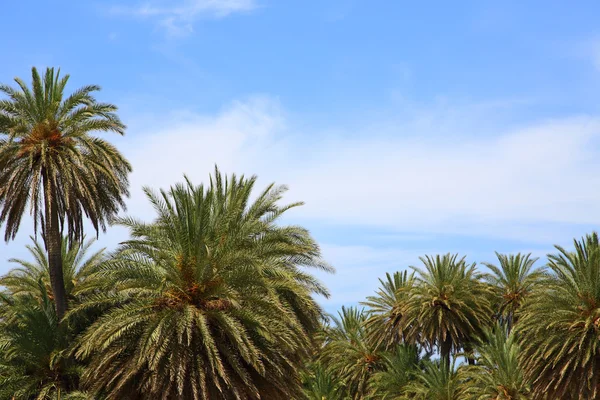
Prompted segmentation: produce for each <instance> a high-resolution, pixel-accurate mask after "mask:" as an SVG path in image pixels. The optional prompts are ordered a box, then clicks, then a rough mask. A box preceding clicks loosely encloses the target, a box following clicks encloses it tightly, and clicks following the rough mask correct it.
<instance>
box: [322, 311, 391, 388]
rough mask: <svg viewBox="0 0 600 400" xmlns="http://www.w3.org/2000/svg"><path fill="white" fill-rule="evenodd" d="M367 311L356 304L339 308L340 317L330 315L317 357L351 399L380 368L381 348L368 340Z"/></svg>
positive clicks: (366, 384) (367, 383)
mask: <svg viewBox="0 0 600 400" xmlns="http://www.w3.org/2000/svg"><path fill="white" fill-rule="evenodd" d="M366 320H367V316H366V313H365V312H364V310H362V309H358V308H356V307H348V308H346V307H342V310H341V311H340V312H339V317H333V316H332V317H331V321H332V322H333V324H332V326H330V327H329V329H327V331H326V336H327V339H326V341H325V344H324V346H323V348H322V349H321V351H320V360H321V362H322V363H323V364H324V365H325V366H326V367H327V368H328V370H329V371H333V372H334V374H335V376H336V378H337V379H338V381H339V382H340V383H341V384H342V385H343V386H344V390H345V392H346V393H347V395H348V396H349V397H350V398H352V399H362V398H364V397H365V396H366V395H367V394H368V392H369V381H370V379H371V377H372V376H373V374H374V373H375V372H376V371H378V370H380V369H381V366H382V362H383V360H382V358H381V356H382V351H381V349H380V348H378V346H376V345H375V344H374V343H373V342H372V341H369V340H368V339H367V329H366V326H365V322H366Z"/></svg>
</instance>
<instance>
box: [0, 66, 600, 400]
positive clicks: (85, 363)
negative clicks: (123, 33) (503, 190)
mask: <svg viewBox="0 0 600 400" xmlns="http://www.w3.org/2000/svg"><path fill="white" fill-rule="evenodd" d="M68 79H69V77H68V76H65V77H61V76H60V73H59V72H58V71H55V70H53V69H51V68H50V69H47V70H46V71H45V73H44V74H43V76H42V75H40V74H39V73H38V71H37V70H36V69H35V68H34V69H33V70H32V84H31V87H29V86H28V85H27V84H25V83H24V82H23V81H22V80H20V79H16V83H17V86H16V87H12V86H8V85H0V93H3V94H4V97H3V98H1V99H0V138H1V139H0V224H2V225H3V226H4V228H5V239H6V240H11V239H13V238H15V236H16V234H17V232H18V230H19V228H20V226H21V220H22V217H23V216H24V215H25V214H27V213H29V214H30V215H31V217H32V219H33V225H34V226H33V231H34V235H33V236H32V237H31V240H32V243H31V244H30V245H29V246H27V249H28V250H29V253H30V257H29V258H28V259H11V260H9V261H10V263H12V265H14V268H13V269H12V270H11V271H10V272H9V273H8V274H6V275H5V276H4V277H2V278H0V287H1V291H0V400H2V399H101V400H109V399H124V400H136V399H147V398H160V399H198V400H200V399H203V400H204V399H232V400H233V399H239V400H245V399H269V400H270V399H277V400H278V399H285V400H287V399H309V400H313V399H314V400H342V399H344V400H345V399H353V400H354V399H364V400H367V399H371V400H375V399H427V400H436V399H481V400H483V399H506V400H508V399H512V400H517V399H566V400H574V399H593V398H596V397H597V396H600V393H598V390H599V387H600V386H599V385H600V382H599V381H598V376H599V373H598V372H597V371H598V370H599V367H600V365H599V364H600V348H599V344H600V240H599V238H598V236H597V235H596V234H591V235H588V236H586V237H585V238H583V240H581V241H575V250H574V251H568V250H565V249H563V248H560V247H557V254H555V255H550V256H549V257H548V263H547V266H544V267H540V268H536V267H535V265H534V264H535V263H536V259H534V258H531V257H530V256H529V255H525V256H524V255H520V254H518V255H501V254H498V262H499V264H498V265H497V266H496V265H491V264H486V267H487V271H488V272H485V273H484V272H483V271H481V270H479V269H478V268H477V266H476V265H475V264H470V263H468V262H467V261H466V259H465V258H460V257H459V256H457V255H451V254H447V255H438V256H427V257H423V258H422V259H421V261H422V264H423V265H422V266H421V267H419V268H413V269H412V271H411V273H409V272H407V271H404V272H396V273H394V274H388V275H387V276H386V278H385V279H383V280H381V287H380V289H379V290H378V291H377V292H376V293H375V294H374V295H373V296H370V297H368V298H367V299H366V300H365V301H364V302H363V303H362V306H361V307H362V308H358V307H349V308H342V310H341V311H340V312H339V316H338V317H333V316H328V315H326V314H325V313H324V312H323V310H322V309H321V307H320V306H319V305H318V303H317V302H316V301H315V299H314V295H323V296H328V295H329V293H328V291H327V289H326V288H325V287H324V286H323V285H322V284H321V283H320V282H319V281H318V280H316V279H315V278H314V277H313V276H312V275H311V274H310V273H309V272H308V271H310V268H317V269H320V270H324V271H330V272H331V271H333V269H332V268H331V267H330V266H329V265H328V264H327V263H325V262H324V261H323V260H322V258H321V253H320V249H319V246H318V244H317V243H316V242H315V240H314V239H313V238H312V237H311V236H310V234H309V233H308V231H307V230H305V229H304V228H302V227H299V226H294V225H285V224H282V223H281V222H280V221H281V216H282V215H283V214H284V213H285V212H286V211H288V210H289V209H291V208H294V207H296V206H299V205H300V203H294V204H287V205H282V204H281V200H282V196H283V194H284V192H285V190H286V188H285V187H283V186H276V185H273V184H272V185H269V186H268V187H266V188H265V189H263V190H262V191H260V192H258V193H256V192H255V191H254V189H255V184H256V178H255V177H250V178H247V177H244V176H235V175H231V176H225V175H223V174H222V173H221V172H220V171H219V170H218V169H217V168H215V171H214V173H213V174H212V175H211V176H210V180H209V182H208V183H207V184H206V185H195V184H193V183H192V182H190V181H189V180H188V179H187V178H186V179H185V181H184V182H183V183H180V184H176V185H173V186H172V187H171V188H170V189H168V190H160V191H153V190H151V189H149V188H145V189H144V190H145V193H146V196H147V199H148V201H149V202H150V203H151V205H152V206H153V209H154V213H155V215H154V217H153V218H152V219H151V220H150V221H141V220H137V219H134V218H130V217H122V216H119V213H120V212H121V210H122V209H124V204H125V203H124V198H126V197H127V196H128V194H129V193H128V174H129V173H130V171H131V166H130V165H129V163H128V162H127V160H126V159H125V158H124V157H123V156H122V155H121V154H120V153H119V151H118V150H117V149H116V148H115V147H114V146H112V145H111V144H109V143H108V142H106V141H104V140H102V139H100V138H98V137H97V136H95V135H94V134H95V133H96V132H115V133H118V134H123V133H124V130H125V126H124V125H123V123H122V122H121V121H120V120H119V118H118V116H117V114H116V110H117V109H116V107H115V106H114V105H111V104H105V103H100V102H98V101H97V100H96V99H95V98H94V92H96V91H97V90H99V88H98V87H97V86H86V87H83V88H81V89H79V90H76V91H74V92H73V93H72V94H70V95H68V96H67V95H65V87H66V85H67V82H68ZM86 220H87V221H90V222H91V225H92V227H93V229H94V230H95V233H96V234H98V232H99V231H100V230H103V231H104V230H106V228H107V226H108V225H109V224H117V225H121V226H124V227H126V228H128V229H129V232H130V237H129V239H128V240H126V241H124V242H123V243H121V244H120V245H119V246H118V247H117V248H116V249H114V250H113V251H110V252H109V251H106V250H105V249H101V250H98V251H95V252H91V248H92V246H93V242H94V241H93V240H85V232H84V229H83V227H84V222H85V221H86Z"/></svg>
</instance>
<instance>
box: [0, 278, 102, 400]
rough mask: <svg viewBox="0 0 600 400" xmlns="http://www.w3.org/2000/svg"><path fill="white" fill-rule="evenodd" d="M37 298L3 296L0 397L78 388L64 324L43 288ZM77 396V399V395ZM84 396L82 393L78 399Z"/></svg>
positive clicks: (51, 395) (52, 394) (48, 395)
mask: <svg viewBox="0 0 600 400" xmlns="http://www.w3.org/2000/svg"><path fill="white" fill-rule="evenodd" d="M38 294H40V295H41V297H39V296H36V297H31V296H28V295H21V296H18V297H11V296H10V295H8V296H7V295H6V294H5V295H3V298H4V304H3V307H2V314H1V315H0V398H2V399H36V400H37V399H39V400H46V399H56V398H57V395H58V394H59V393H61V392H62V396H61V397H62V398H69V397H66V395H67V393H68V392H69V391H72V392H73V393H71V394H70V396H75V397H73V398H81V399H91V398H92V397H85V396H86V395H85V394H84V393H81V392H77V386H78V382H79V373H80V366H79V365H77V364H76V363H75V362H74V360H72V359H71V358H69V356H68V345H69V340H68V339H69V337H68V331H67V327H66V325H65V324H63V323H59V321H58V318H57V316H56V312H55V310H54V305H53V304H52V302H51V301H50V299H49V297H48V296H47V293H46V292H45V286H44V285H43V284H42V282H41V281H40V282H39V290H38ZM76 395H77V396H78V397H77V396H76ZM82 396H84V397H82Z"/></svg>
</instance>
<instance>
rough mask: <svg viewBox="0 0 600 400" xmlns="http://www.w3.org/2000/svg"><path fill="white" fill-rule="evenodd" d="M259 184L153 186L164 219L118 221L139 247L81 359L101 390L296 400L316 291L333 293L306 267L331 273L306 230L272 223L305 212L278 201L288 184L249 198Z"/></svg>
mask: <svg viewBox="0 0 600 400" xmlns="http://www.w3.org/2000/svg"><path fill="white" fill-rule="evenodd" d="M255 181H256V178H255V177H252V178H250V179H246V178H244V177H240V178H237V177H236V176H235V175H234V176H232V177H231V178H225V177H223V176H222V175H221V173H220V172H219V171H218V170H216V172H215V175H214V176H213V177H212V178H211V183H210V185H209V186H208V187H204V186H202V185H201V186H194V185H192V184H191V183H190V182H189V181H187V182H186V183H185V184H179V185H176V186H174V187H172V188H171V190H170V191H168V192H167V191H161V192H160V193H159V194H157V193H154V192H152V191H151V190H149V189H146V194H147V196H148V198H149V200H150V202H151V203H152V204H153V206H154V209H155V211H156V213H157V218H156V220H155V221H154V222H152V223H143V222H140V221H137V220H134V219H131V218H123V219H120V220H119V221H118V222H119V223H120V224H122V225H124V226H127V227H129V229H130V230H131V234H132V239H131V240H129V241H127V242H125V243H123V244H122V246H121V248H120V249H119V250H118V251H117V253H116V254H115V255H114V259H113V260H112V261H110V262H109V263H108V265H107V266H106V267H105V268H104V270H103V272H102V273H101V275H102V276H103V277H104V279H105V283H104V287H105V288H106V290H105V292H106V296H107V297H108V298H109V299H110V298H112V299H113V300H114V302H115V304H116V307H115V308H113V309H112V310H111V311H109V312H107V313H106V314H105V315H104V316H102V317H101V318H100V319H99V320H98V321H97V322H96V323H95V324H94V325H93V326H92V327H91V328H90V329H89V330H88V332H87V333H86V334H85V335H84V336H83V338H82V340H81V344H80V348H79V351H78V355H79V357H83V358H87V357H90V363H91V364H90V365H91V368H90V369H89V373H88V374H87V375H86V377H87V382H88V383H89V385H90V386H91V387H92V388H93V389H96V390H98V391H100V392H101V393H105V394H106V395H107V396H108V397H109V398H119V399H126V398H135V397H134V393H143V394H144V398H146V397H145V396H156V397H158V398H164V399H166V398H178V399H216V398H222V399H258V398H299V396H300V395H301V389H302V388H301V384H300V378H299V373H300V372H301V370H300V369H299V368H298V365H299V363H301V362H302V361H303V360H304V358H305V357H306V356H307V354H308V352H309V350H310V348H311V345H312V336H313V334H314V332H316V330H318V329H319V327H320V320H321V318H322V312H321V309H320V308H319V306H318V305H317V304H316V302H315V301H314V300H313V299H312V297H311V295H312V294H313V293H320V294H323V295H328V293H327V291H326V290H325V288H323V287H322V286H321V284H320V283H319V282H318V281H316V280H315V279H314V278H313V277H312V276H311V275H309V274H307V273H306V272H304V271H302V269H301V267H317V268H321V269H324V270H327V271H330V270H331V268H330V267H329V266H328V265H327V264H325V263H324V262H323V261H322V260H321V259H320V251H319V247H318V246H317V244H316V243H315V242H314V240H313V239H312V238H311V237H310V235H309V234H308V232H307V231H306V230H304V229H302V228H300V227H297V226H278V225H277V224H276V222H277V220H278V219H279V217H280V216H281V215H282V214H283V213H284V212H285V211H286V210H288V209H290V208H292V207H295V206H297V205H299V204H291V205H288V206H279V205H278V204H277V203H278V201H279V200H280V199H281V196H282V193H283V192H284V191H285V187H276V186H274V185H270V186H269V187H267V189H266V190H265V191H263V192H262V193H261V194H260V195H259V196H258V197H257V198H256V200H254V201H253V202H251V201H250V198H251V193H252V189H253V187H254V184H255ZM73 312H74V313H76V312H77V310H75V309H74V310H73ZM98 371H100V372H98Z"/></svg>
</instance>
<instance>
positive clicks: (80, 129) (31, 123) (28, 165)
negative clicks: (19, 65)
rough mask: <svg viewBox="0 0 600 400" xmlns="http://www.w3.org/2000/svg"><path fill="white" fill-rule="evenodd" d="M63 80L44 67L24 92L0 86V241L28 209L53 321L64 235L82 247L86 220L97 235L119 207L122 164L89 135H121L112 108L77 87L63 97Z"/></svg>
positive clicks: (61, 295)
mask: <svg viewBox="0 0 600 400" xmlns="http://www.w3.org/2000/svg"><path fill="white" fill-rule="evenodd" d="M68 80H69V76H68V75H65V76H64V77H61V76H60V72H59V71H55V70H54V69H53V68H48V69H47V70H46V72H45V73H44V75H43V76H40V74H39V73H38V71H37V69H36V68H33V69H32V85H31V88H29V87H28V86H27V84H26V83H25V82H24V81H22V80H21V79H19V78H16V79H15V81H16V83H17V88H14V87H11V86H8V85H0V93H2V94H4V95H5V98H4V99H2V100H0V224H5V240H7V241H8V240H11V239H14V237H15V235H16V234H17V231H18V229H19V226H20V223H21V219H22V217H23V215H24V214H25V212H26V210H27V209H29V212H30V214H31V215H32V217H33V220H34V230H35V231H36V232H37V231H38V227H39V228H40V230H41V233H42V237H43V239H44V244H45V247H46V250H47V252H48V264H49V267H50V280H51V284H52V292H53V295H54V300H55V304H56V310H57V315H58V317H59V318H62V317H63V315H64V313H65V311H66V309H67V306H68V304H67V298H66V295H65V288H64V279H63V274H62V259H61V239H62V234H61V232H63V231H64V230H66V232H67V235H68V236H69V238H71V239H76V240H81V238H82V237H83V223H84V219H85V217H87V219H89V221H90V222H91V223H92V225H93V227H94V228H95V229H96V232H98V231H99V230H100V229H102V230H105V229H106V225H107V222H108V221H109V220H110V218H112V217H113V216H115V215H116V214H117V212H118V211H119V209H120V208H121V207H124V203H123V197H124V196H127V195H128V174H129V172H130V171H131V167H130V165H129V163H128V162H127V161H126V160H125V159H124V158H123V156H122V155H121V154H120V153H119V152H118V151H117V149H116V148H115V147H114V146H112V145H111V144H109V143H108V142H106V141H104V140H102V139H100V138H98V137H96V136H94V135H93V133H94V132H98V131H104V132H116V133H118V134H123V133H124V130H125V126H124V125H123V123H122V122H121V121H120V120H119V118H118V116H117V115H116V114H115V111H116V110H117V107H116V106H114V105H112V104H107V103H100V102H98V101H96V99H95V98H94V96H93V93H94V92H95V91H98V90H99V89H100V88H99V87H98V86H95V85H90V86H84V87H82V88H80V89H77V90H76V91H74V92H73V93H72V94H70V95H68V96H67V95H66V94H65V87H66V85H67V82H68Z"/></svg>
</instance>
